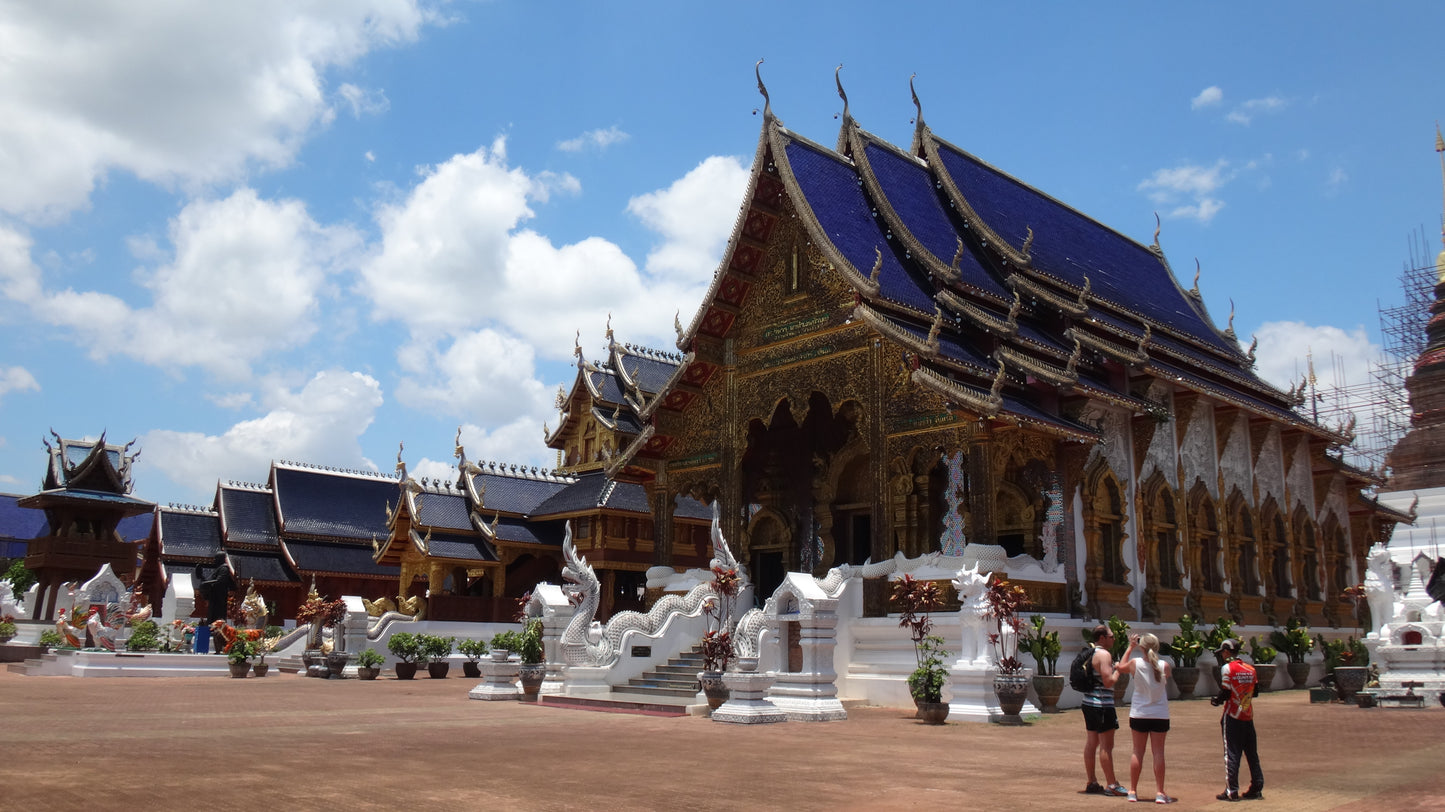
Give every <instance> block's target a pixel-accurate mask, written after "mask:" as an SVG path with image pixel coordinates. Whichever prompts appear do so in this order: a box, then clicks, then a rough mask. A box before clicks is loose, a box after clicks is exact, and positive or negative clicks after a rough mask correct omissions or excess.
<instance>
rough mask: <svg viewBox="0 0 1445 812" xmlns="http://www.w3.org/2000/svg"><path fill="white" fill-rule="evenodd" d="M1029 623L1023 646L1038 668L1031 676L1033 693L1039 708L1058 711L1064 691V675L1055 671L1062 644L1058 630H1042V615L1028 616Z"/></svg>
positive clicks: (1045, 711) (1046, 710)
mask: <svg viewBox="0 0 1445 812" xmlns="http://www.w3.org/2000/svg"><path fill="white" fill-rule="evenodd" d="M1029 623H1030V624H1032V629H1031V630H1029V631H1027V632H1026V633H1025V636H1024V640H1023V647H1024V650H1025V651H1027V652H1028V653H1029V654H1032V655H1033V658H1034V663H1035V665H1037V666H1038V669H1039V672H1038V673H1037V674H1034V678H1033V683H1034V693H1036V694H1038V696H1039V705H1040V706H1041V708H1040V709H1041V710H1042V711H1043V712H1044V713H1060V711H1059V697H1060V696H1061V695H1062V694H1063V693H1064V677H1063V675H1062V674H1059V673H1057V672H1058V666H1059V655H1060V654H1062V653H1063V650H1064V648H1063V644H1062V643H1060V642H1059V633H1058V632H1046V631H1044V623H1045V618H1044V616H1043V615H1034V616H1033V617H1031V618H1029Z"/></svg>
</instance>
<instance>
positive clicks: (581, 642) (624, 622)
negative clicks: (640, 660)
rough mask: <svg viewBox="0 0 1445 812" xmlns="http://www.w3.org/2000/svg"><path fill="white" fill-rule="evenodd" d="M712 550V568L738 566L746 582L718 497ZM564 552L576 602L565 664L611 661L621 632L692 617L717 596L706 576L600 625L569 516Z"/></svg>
mask: <svg viewBox="0 0 1445 812" xmlns="http://www.w3.org/2000/svg"><path fill="white" fill-rule="evenodd" d="M712 552H713V557H712V561H711V562H710V563H711V566H712V568H714V569H718V568H721V569H732V570H737V571H738V575H739V578H740V581H741V586H742V587H746V586H747V584H748V580H747V575H746V573H744V572H743V571H742V568H741V567H739V566H738V562H737V559H736V558H735V557H734V556H733V552H732V549H731V548H729V547H728V543H727V539H726V538H724V537H723V533H722V524H721V521H720V519H719V515H718V507H717V503H716V502H714V503H713V514H712ZM562 557H563V559H564V561H565V562H566V565H565V566H564V567H563V568H562V578H563V579H564V580H566V581H567V582H568V583H569V584H570V585H571V589H570V593H571V594H572V596H573V600H574V602H577V604H578V605H577V611H576V612H575V613H573V615H572V620H571V622H569V623H568V624H567V628H566V629H565V630H563V632H562V640H561V644H560V650H561V653H562V660H563V662H564V663H566V664H567V665H590V666H611V665H613V664H614V663H616V662H617V660H618V658H619V657H620V656H621V655H620V654H619V653H618V652H620V651H621V650H622V638H623V636H624V635H625V634H627V633H628V632H634V631H635V632H638V633H640V634H642V635H647V636H651V635H655V634H657V633H658V632H659V631H661V629H662V627H663V626H664V625H665V624H666V623H667V621H668V619H669V618H671V617H672V616H673V615H684V616H687V617H696V616H698V615H700V614H702V612H703V611H704V610H705V609H706V608H708V607H709V606H712V605H715V604H716V602H717V600H718V596H717V593H716V592H715V591H714V590H713V588H712V582H711V581H709V582H707V583H702V584H698V585H697V586H695V587H693V588H692V589H691V590H689V591H688V593H687V594H686V595H682V596H678V595H664V596H663V597H661V598H660V599H658V601H657V603H655V604H653V606H652V608H651V609H650V610H648V611H647V612H631V611H627V612H618V613H617V614H615V615H613V616H612V619H611V620H609V621H608V622H607V625H606V626H602V625H601V624H600V623H597V622H595V618H596V616H597V606H598V603H599V601H600V598H601V591H602V590H601V584H600V583H599V581H598V580H597V575H596V573H594V572H593V571H592V567H591V565H589V564H588V563H587V559H586V558H583V557H582V556H579V555H578V554H577V548H576V547H575V546H574V545H573V543H572V524H571V522H568V523H567V532H566V536H565V538H564V539H563V541H562ZM753 611H757V610H753ZM749 614H752V612H749ZM745 617H746V616H745Z"/></svg>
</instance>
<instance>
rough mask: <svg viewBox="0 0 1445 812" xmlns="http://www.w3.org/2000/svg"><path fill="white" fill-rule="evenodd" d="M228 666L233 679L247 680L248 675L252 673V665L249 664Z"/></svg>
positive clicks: (228, 664)
mask: <svg viewBox="0 0 1445 812" xmlns="http://www.w3.org/2000/svg"><path fill="white" fill-rule="evenodd" d="M227 666H228V667H229V668H230V669H231V677H232V678H233V679H245V678H246V675H247V674H249V673H251V664H250V663H248V662H240V663H227Z"/></svg>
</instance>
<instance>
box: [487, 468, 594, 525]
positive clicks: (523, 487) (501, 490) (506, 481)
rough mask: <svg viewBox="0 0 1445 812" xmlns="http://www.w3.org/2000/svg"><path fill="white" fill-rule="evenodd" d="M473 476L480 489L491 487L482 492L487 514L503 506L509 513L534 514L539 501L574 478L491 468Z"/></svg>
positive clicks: (541, 501) (545, 498) (503, 509)
mask: <svg viewBox="0 0 1445 812" xmlns="http://www.w3.org/2000/svg"><path fill="white" fill-rule="evenodd" d="M473 479H474V481H475V482H476V489H477V490H481V488H482V486H483V485H485V486H486V488H487V492H486V493H485V494H483V496H482V513H483V514H490V513H491V512H492V511H494V510H499V511H503V512H505V513H520V514H523V515H530V514H532V513H533V512H535V511H536V509H537V506H538V505H540V504H542V503H543V502H545V501H547V499H549V498H551V496H552V495H553V494H555V493H557V492H558V491H560V490H562V489H563V488H565V487H567V485H568V483H569V482H570V480H568V481H560V482H554V481H548V480H544V479H529V478H526V477H520V476H514V475H505V476H504V475H502V474H499V473H495V472H491V471H489V470H484V471H483V473H481V474H480V475H475V476H474V477H473Z"/></svg>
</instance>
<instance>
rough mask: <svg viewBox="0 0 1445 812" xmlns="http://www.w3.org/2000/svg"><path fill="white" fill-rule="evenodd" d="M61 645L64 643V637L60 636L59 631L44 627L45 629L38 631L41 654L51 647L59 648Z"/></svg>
mask: <svg viewBox="0 0 1445 812" xmlns="http://www.w3.org/2000/svg"><path fill="white" fill-rule="evenodd" d="M63 645H65V638H64V637H61V636H60V632H58V631H56V630H54V629H46V630H45V631H43V632H41V633H40V653H41V654H44V653H45V652H47V651H50V650H51V649H55V648H60V647H61V646H63Z"/></svg>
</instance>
